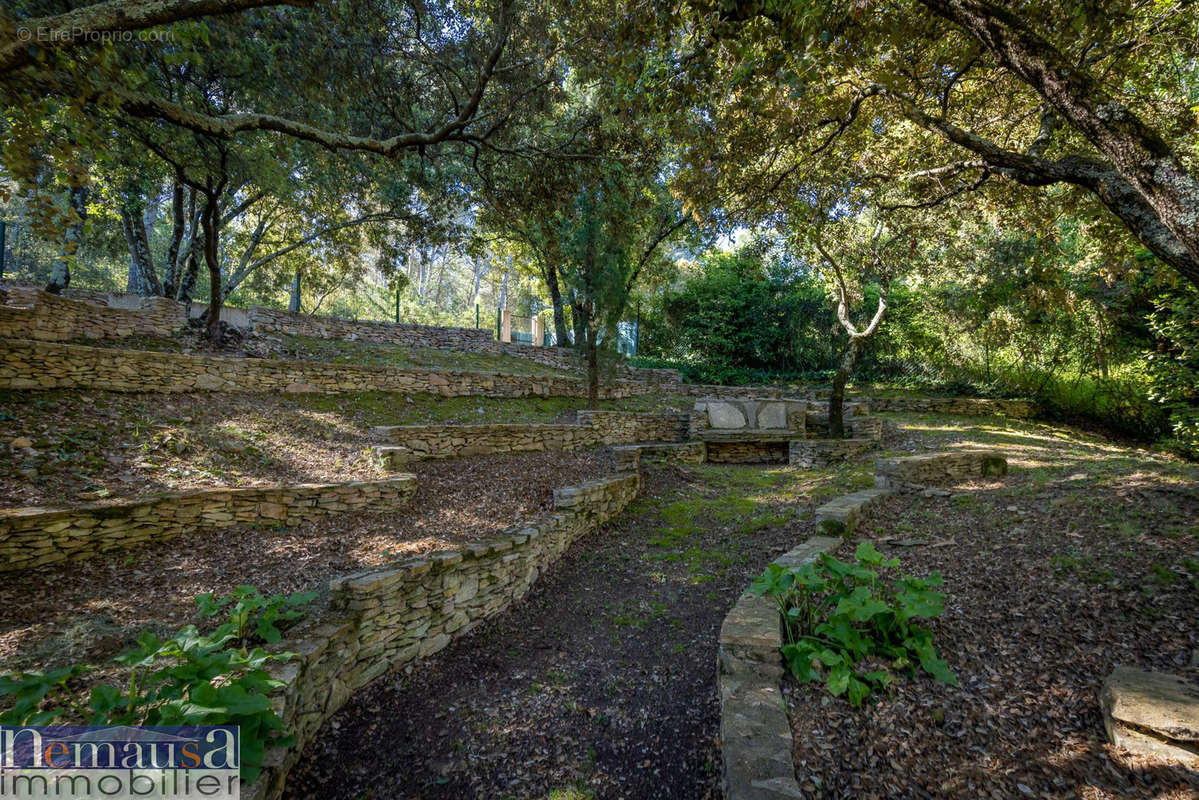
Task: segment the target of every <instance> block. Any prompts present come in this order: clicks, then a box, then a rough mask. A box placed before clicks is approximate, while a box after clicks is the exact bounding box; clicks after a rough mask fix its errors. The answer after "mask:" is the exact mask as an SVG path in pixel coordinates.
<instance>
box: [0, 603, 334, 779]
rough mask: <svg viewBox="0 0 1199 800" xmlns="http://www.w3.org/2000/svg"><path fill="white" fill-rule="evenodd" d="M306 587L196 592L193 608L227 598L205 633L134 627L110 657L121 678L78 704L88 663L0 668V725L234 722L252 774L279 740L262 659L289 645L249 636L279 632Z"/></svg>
mask: <svg viewBox="0 0 1199 800" xmlns="http://www.w3.org/2000/svg"><path fill="white" fill-rule="evenodd" d="M313 597H315V593H307V594H293V595H273V596H271V597H263V596H262V595H261V594H259V593H258V591H257V590H256V589H255V588H254V587H252V586H239V587H238V588H237V591H236V592H235V593H234V594H233V595H230V596H227V597H223V598H220V599H214V598H213V596H212V595H211V594H205V595H200V596H199V597H197V598H196V605H197V606H198V607H199V611H200V614H201V616H207V617H211V616H215V615H216V614H218V613H220V612H221V610H222V609H225V608H228V612H227V617H226V619H225V621H224V622H222V623H221V624H220V625H218V626H217V628H216V630H214V631H212V632H211V633H200V632H199V631H198V630H197V629H196V627H195V626H194V625H188V626H187V627H185V628H183V629H182V630H181V631H179V632H178V633H176V634H175V635H174V636H173V637H171V638H170V639H167V640H165V641H160V640H159V639H158V637H157V636H155V635H154V634H152V633H147V632H143V633H142V634H141V636H139V637H138V640H137V642H138V646H137V647H136V648H135V649H133V650H131V651H129V652H127V653H124V654H122V655H120V656H118V657H117V658H116V659H115V661H116V662H117V663H119V664H124V665H126V666H128V667H129V668H130V676H129V683H128V684H127V685H125V686H120V687H118V686H112V685H110V684H97V685H95V686H93V687H92V689H91V693H90V695H89V696H88V698H87V702H86V705H85V704H83V703H82V700H81V697H80V694H79V692H78V691H77V690H76V688H75V687H74V686H73V685H72V683H73V681H75V680H76V679H77V678H79V677H80V676H82V675H84V674H86V673H88V672H90V671H92V670H93V669H95V667H92V666H89V665H85V664H76V665H73V666H69V667H63V668H61V669H56V670H51V671H49V672H24V673H14V674H11V675H5V676H0V698H11V700H9V701H7V702H9V703H11V705H9V707H8V708H7V709H6V710H5V711H4V712H3V713H0V724H3V725H49V724H51V723H52V722H54V721H56V720H59V719H60V718H64V717H65V718H67V719H69V720H71V721H73V722H75V723H77V724H89V725H172V726H174V725H237V726H239V727H240V737H241V776H242V778H243V779H245V780H247V781H252V780H254V779H255V778H256V777H258V774H259V773H260V772H261V770H262V760H263V756H264V754H265V752H266V747H267V745H268V744H277V745H282V746H287V745H289V744H291V743H292V742H291V737H282V736H279V735H278V734H279V732H280V731H281V730H282V728H283V721H282V720H281V719H280V718H279V716H278V715H277V714H276V713H275V712H274V711H273V710H272V709H271V703H270V697H269V696H270V694H271V693H272V692H274V691H275V690H276V689H279V688H282V686H283V684H282V683H281V682H280V681H277V680H275V679H274V678H272V677H271V676H270V673H269V672H268V671H267V669H266V667H267V665H268V663H270V662H280V661H289V660H290V659H292V658H294V657H295V654H294V653H268V652H267V651H265V650H263V649H262V648H261V647H251V645H253V644H255V643H256V642H260V641H262V642H276V641H278V640H279V639H280V638H281V634H280V631H279V629H278V627H277V625H276V623H279V622H285V621H294V620H296V619H298V618H299V617H300V616H302V615H303V612H302V611H301V607H302V606H304V605H306V604H307V603H309V602H310V601H311V600H312V598H313Z"/></svg>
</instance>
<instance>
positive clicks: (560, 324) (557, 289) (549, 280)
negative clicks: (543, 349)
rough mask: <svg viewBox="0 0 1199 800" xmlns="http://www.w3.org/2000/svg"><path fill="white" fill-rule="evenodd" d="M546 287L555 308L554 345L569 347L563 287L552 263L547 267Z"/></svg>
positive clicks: (556, 269)
mask: <svg viewBox="0 0 1199 800" xmlns="http://www.w3.org/2000/svg"><path fill="white" fill-rule="evenodd" d="M545 285H546V288H547V289H549V291H550V304H551V305H552V306H553V307H554V344H556V345H557V346H558V347H567V346H568V345H569V344H570V337H569V336H567V335H566V312H565V310H563V308H562V287H561V286H559V284H558V268H557V267H556V266H554V265H553V264H552V263H550V264H546V266H545Z"/></svg>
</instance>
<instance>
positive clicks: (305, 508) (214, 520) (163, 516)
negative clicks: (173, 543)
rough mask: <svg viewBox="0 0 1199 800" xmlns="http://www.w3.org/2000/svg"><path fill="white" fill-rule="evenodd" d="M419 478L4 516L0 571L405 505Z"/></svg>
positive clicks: (180, 495)
mask: <svg viewBox="0 0 1199 800" xmlns="http://www.w3.org/2000/svg"><path fill="white" fill-rule="evenodd" d="M415 493H416V478H415V476H412V475H397V476H395V477H392V478H388V479H386V480H381V481H369V482H353V483H321V484H300V485H296V486H272V487H257V486H254V487H246V488H234V489H204V490H198V491H191V492H172V493H169V494H161V495H156V496H154V497H149V498H146V499H143V500H136V501H128V502H123V503H114V504H111V505H100V504H92V505H86V506H80V507H78V508H71V509H45V508H14V509H4V510H0V572H3V571H13V570H19V569H29V568H31V567H37V566H41V565H42V564H52V563H55V562H59V561H68V560H73V561H80V560H83V559H85V558H90V557H92V556H94V555H96V554H97V553H102V552H106V551H109V550H117V549H124V548H129V547H137V546H140V545H143V544H146V543H148V542H161V541H166V540H168V539H173V538H174V537H176V536H178V535H179V534H181V533H184V532H186V531H191V530H195V529H205V528H209V529H211V528H225V527H229V526H231V525H245V524H268V525H288V526H293V525H299V524H301V523H304V522H308V521H311V520H314V519H317V518H319V517H323V516H325V515H327V514H338V513H342V512H345V511H354V510H370V511H390V510H393V509H399V508H403V507H404V506H406V505H407V504H408V503H409V501H410V500H411V499H412V496H413V495H414V494H415Z"/></svg>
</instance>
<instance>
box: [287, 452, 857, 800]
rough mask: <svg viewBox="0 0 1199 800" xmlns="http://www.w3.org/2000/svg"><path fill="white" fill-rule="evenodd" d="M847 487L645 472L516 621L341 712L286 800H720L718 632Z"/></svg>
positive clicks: (515, 613)
mask: <svg viewBox="0 0 1199 800" xmlns="http://www.w3.org/2000/svg"><path fill="white" fill-rule="evenodd" d="M854 479H856V480H858V481H860V479H861V476H860V475H856V474H854V475H852V476H851V472H850V471H844V472H843V473H842V474H841V475H837V474H835V473H831V472H822V473H813V472H806V473H800V472H795V471H792V470H787V469H769V468H763V467H761V466H758V467H697V468H692V469H687V470H676V469H667V468H663V469H661V470H653V471H651V472H650V473H649V474H648V475H647V480H646V485H645V488H644V489H643V491H642V495H641V497H639V498H638V500H637V501H636V502H635V504H634V505H633V506H631V507H630V509H629V510H628V511H627V512H626V513H625V514H623V515H621V517H620V518H619V520H618V521H617V522H616V523H614V524H612V525H610V526H608V527H607V528H606V529H604V530H602V531H599V532H597V533H596V534H593V535H592V536H591V537H589V538H588V539H587V540H585V541H584V542H582V543H580V544H579V545H577V546H576V547H575V548H573V549H572V551H571V552H570V553H568V554H567V556H566V557H565V558H564V559H563V560H562V561H561V562H560V563H559V564H558V566H557V567H556V568H555V569H554V570H553V571H552V572H551V573H550V574H549V575H548V576H547V577H546V578H544V579H543V580H542V582H541V583H540V584H539V585H538V586H537V588H536V589H535V591H534V593H533V594H531V595H530V596H529V597H528V598H526V600H525V601H524V602H523V603H521V604H520V605H518V606H517V607H515V608H514V609H512V610H511V611H510V612H508V613H506V614H504V615H502V616H501V617H500V618H499V619H497V620H496V621H495V622H494V623H492V624H490V625H489V626H487V627H485V628H482V629H480V630H477V631H475V632H474V633H472V634H471V635H470V636H468V637H466V638H464V639H463V640H461V641H459V642H457V643H455V644H454V645H451V646H450V647H449V648H448V649H447V650H446V651H444V652H443V653H441V654H440V655H439V656H437V657H435V658H434V659H432V660H431V661H430V662H429V663H426V664H424V665H422V666H421V667H420V669H419V670H417V671H416V672H415V673H414V674H413V675H412V677H411V678H405V677H403V676H398V677H393V678H389V679H387V680H384V681H381V682H379V683H378V684H376V685H375V686H373V687H371V688H370V689H367V690H365V691H364V692H362V693H360V694H359V695H357V696H356V697H354V698H353V699H352V700H351V701H350V703H349V705H347V706H346V707H345V708H344V709H343V710H342V711H341V713H339V714H338V715H337V716H336V717H335V718H334V719H333V720H332V721H331V722H330V723H329V724H328V725H327V726H326V727H325V729H324V735H323V737H322V739H321V740H319V741H318V742H317V744H316V745H315V746H313V747H310V748H309V749H308V751H307V752H306V753H305V755H304V759H303V761H302V763H301V765H300V766H298V767H297V769H296V771H295V772H293V774H292V777H291V778H290V779H289V787H290V792H291V794H290V797H293V798H308V797H321V798H412V797H422V798H468V797H487V798H502V797H511V798H529V797H546V796H549V797H553V798H558V799H559V800H567V798H590V797H599V798H650V797H652V798H686V799H687V800H698V798H705V797H717V796H719V770H720V760H719V759H720V754H719V750H718V742H717V733H718V728H719V719H718V714H719V708H718V703H717V697H716V691H715V662H716V637H717V634H718V632H719V628H720V624H721V622H722V620H723V618H724V615H725V614H726V613H727V611H728V609H729V607H730V606H731V605H732V603H733V602H734V599H735V597H736V595H737V593H738V592H740V591H741V589H742V588H743V587H744V586H745V584H746V583H747V582H748V580H749V579H750V577H751V575H752V574H756V573H757V572H759V571H760V570H761V569H762V568H763V567H764V566H765V564H766V563H768V562H769V561H770V560H771V559H772V558H774V557H775V556H776V555H777V554H779V553H781V552H783V551H785V550H786V549H788V548H789V547H792V546H794V544H795V543H796V542H797V541H799V540H801V539H803V538H804V537H806V536H807V535H809V531H808V527H809V523H808V522H807V521H806V520H805V517H807V513H806V512H807V511H808V509H810V508H811V507H812V504H813V498H812V497H811V493H810V491H808V490H810V489H812V488H814V487H815V486H816V485H817V484H820V483H825V484H832V483H845V482H849V481H851V480H854ZM822 488H824V487H822ZM828 491H833V490H832V489H831V487H828V488H826V489H825V491H821V492H819V493H818V495H819V496H820V497H824V496H826V495H827V493H828Z"/></svg>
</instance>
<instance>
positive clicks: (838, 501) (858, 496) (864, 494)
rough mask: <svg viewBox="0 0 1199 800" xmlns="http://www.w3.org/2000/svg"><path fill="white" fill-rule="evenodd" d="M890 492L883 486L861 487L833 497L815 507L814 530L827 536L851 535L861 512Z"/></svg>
mask: <svg viewBox="0 0 1199 800" xmlns="http://www.w3.org/2000/svg"><path fill="white" fill-rule="evenodd" d="M891 493H892V492H891V490H890V489H884V488H875V489H862V490H861V491H858V492H853V493H851V494H843V495H841V496H840V497H837V498H834V499H833V500H830V501H828V502H827V503H825V504H824V505H822V506H821V507H820V508H818V509H816V530H818V531H820V532H821V533H823V534H827V535H828V536H852V535H853V532H854V530H856V529H857V527H858V517H859V516H861V514H862V512H863V511H865V510H866V509H867V508H869V507H870V506H872V505H874V503H876V502H878V500H880V499H881V498H883V497H886V496H887V495H889V494H891Z"/></svg>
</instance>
